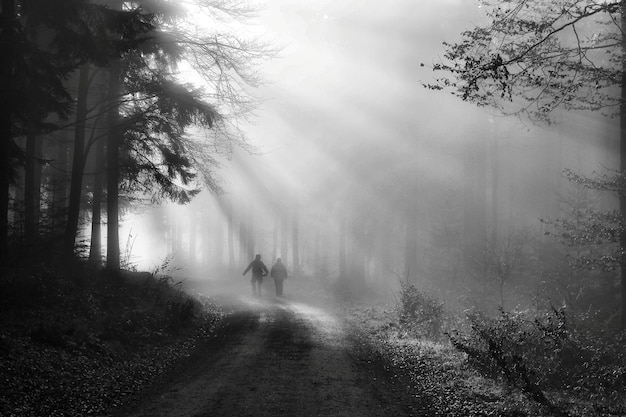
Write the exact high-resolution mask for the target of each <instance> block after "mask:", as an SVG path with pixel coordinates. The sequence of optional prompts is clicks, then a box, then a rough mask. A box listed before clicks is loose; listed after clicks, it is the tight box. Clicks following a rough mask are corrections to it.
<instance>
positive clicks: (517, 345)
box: [450, 309, 626, 415]
mask: <svg viewBox="0 0 626 417" xmlns="http://www.w3.org/2000/svg"><path fill="white" fill-rule="evenodd" d="M468 319H469V322H470V327H471V330H470V332H469V334H464V335H462V334H459V333H458V332H456V333H454V334H452V335H450V340H451V342H452V344H453V345H454V346H455V347H456V348H457V349H459V350H460V351H462V352H464V353H466V354H467V356H468V362H469V363H470V365H472V366H473V367H474V368H476V369H477V370H479V371H480V372H482V373H483V374H486V375H487V376H490V377H494V378H503V379H504V380H505V381H506V382H507V383H508V384H510V385H511V386H513V387H515V388H518V389H520V390H521V391H522V392H523V393H524V394H526V395H527V396H529V397H530V398H532V399H533V400H535V401H537V402H538V403H539V404H542V405H544V406H546V407H547V408H548V409H549V410H550V411H551V412H552V413H553V414H556V415H560V414H563V412H562V411H560V410H559V409H558V408H557V407H556V406H555V405H554V404H553V403H552V402H551V401H550V400H549V399H548V398H547V397H546V394H545V392H546V391H547V390H559V389H560V390H567V391H573V392H576V393H577V396H578V397H580V399H585V398H586V399H592V400H594V402H596V403H597V404H602V403H605V404H606V401H607V400H616V401H618V402H619V398H622V397H623V394H624V388H625V385H626V384H625V380H626V368H625V367H624V363H625V361H624V354H623V353H621V346H623V344H622V342H623V340H622V338H615V339H612V340H611V339H608V338H607V337H606V336H604V335H601V334H600V333H599V332H596V333H593V332H589V331H588V330H587V331H582V330H580V329H575V328H572V326H571V323H570V322H569V321H568V320H567V315H566V313H565V311H564V310H562V309H558V310H557V309H552V310H550V311H548V312H546V313H544V314H543V315H540V316H538V317H532V316H530V315H528V314H525V313H510V312H505V311H501V312H500V315H499V316H498V317H496V318H488V317H485V316H484V315H482V314H471V315H469V317H468Z"/></svg>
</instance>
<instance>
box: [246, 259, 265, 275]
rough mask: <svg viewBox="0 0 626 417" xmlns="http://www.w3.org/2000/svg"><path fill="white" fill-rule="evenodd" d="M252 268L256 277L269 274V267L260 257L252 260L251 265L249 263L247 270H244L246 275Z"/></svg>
mask: <svg viewBox="0 0 626 417" xmlns="http://www.w3.org/2000/svg"><path fill="white" fill-rule="evenodd" d="M251 269H252V276H255V277H263V276H265V275H267V272H268V271H267V267H266V266H265V264H264V263H263V261H262V260H260V259H255V260H254V261H252V262H250V265H248V267H247V268H246V270H245V271H243V274H244V275H246V273H247V272H248V271H249V270H251Z"/></svg>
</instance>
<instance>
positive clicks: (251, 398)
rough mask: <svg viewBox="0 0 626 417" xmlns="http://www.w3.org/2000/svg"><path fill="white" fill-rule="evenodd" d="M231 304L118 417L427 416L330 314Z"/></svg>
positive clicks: (276, 301) (247, 299)
mask: <svg viewBox="0 0 626 417" xmlns="http://www.w3.org/2000/svg"><path fill="white" fill-rule="evenodd" d="M231 304H232V307H231V308H232V314H230V315H229V317H228V318H226V319H225V320H224V321H223V322H222V324H221V326H220V327H219V328H218V329H217V334H216V336H215V337H214V338H211V339H210V340H208V341H207V342H206V343H205V344H204V345H203V346H202V347H201V348H200V349H198V351H197V352H196V353H195V354H194V355H193V356H192V357H190V358H189V360H188V361H187V363H186V364H185V365H184V366H182V367H181V368H180V369H178V370H177V371H176V372H174V373H173V374H171V375H170V376H169V379H167V380H164V381H162V383H161V384H159V385H158V386H156V387H153V388H152V390H150V392H144V393H142V395H141V396H139V397H138V399H137V400H136V401H135V402H134V403H133V404H130V405H129V406H127V407H125V408H124V409H123V410H120V414H119V415H124V416H134V417H140V416H145V417H147V416H168V417H173V416H178V417H191V416H195V417H201V416H207V417H208V416H256V417H263V416H359V417H362V416H409V415H427V414H424V413H418V412H416V411H415V410H412V409H411V406H413V405H414V401H411V399H410V393H408V391H407V390H406V389H405V386H406V385H405V386H402V384H403V383H402V382H401V379H398V378H392V377H391V374H390V373H389V372H388V371H386V370H385V369H384V367H383V365H382V363H381V362H380V361H379V360H377V359H376V358H375V356H374V355H371V354H370V353H369V350H368V349H367V347H366V346H364V345H362V344H361V343H360V342H359V339H358V338H357V337H355V335H354V333H353V332H352V331H351V330H350V329H348V328H347V327H346V325H345V324H343V323H342V321H341V320H340V319H338V317H337V316H336V315H333V314H330V313H327V312H326V311H325V310H322V309H321V308H318V307H315V306H313V305H311V304H307V303H305V302H301V301H297V300H295V299H289V298H275V297H271V296H265V297H264V298H254V297H251V296H241V297H238V298H236V299H232V300H231ZM413 400H414V399H413Z"/></svg>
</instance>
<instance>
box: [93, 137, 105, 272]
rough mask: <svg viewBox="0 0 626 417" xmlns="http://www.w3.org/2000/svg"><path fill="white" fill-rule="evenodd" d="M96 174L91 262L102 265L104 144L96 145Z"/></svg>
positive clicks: (94, 181)
mask: <svg viewBox="0 0 626 417" xmlns="http://www.w3.org/2000/svg"><path fill="white" fill-rule="evenodd" d="M95 159H96V172H95V175H94V180H93V199H92V201H91V244H90V245H89V262H91V263H93V264H95V265H98V266H100V265H101V264H102V191H103V187H102V176H103V173H104V142H103V141H102V140H101V141H99V142H98V144H97V145H96V158H95Z"/></svg>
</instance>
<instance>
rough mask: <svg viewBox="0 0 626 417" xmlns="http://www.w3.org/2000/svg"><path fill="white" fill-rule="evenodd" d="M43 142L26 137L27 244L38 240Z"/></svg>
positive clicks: (31, 135)
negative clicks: (40, 161)
mask: <svg viewBox="0 0 626 417" xmlns="http://www.w3.org/2000/svg"><path fill="white" fill-rule="evenodd" d="M40 155H41V140H39V138H37V136H36V135H34V134H29V135H27V137H26V170H25V171H26V172H25V175H24V234H25V237H26V242H27V244H29V245H31V244H33V243H34V242H35V241H36V240H37V238H38V229H37V225H38V223H39V202H40V198H41V192H40V188H41V165H40V164H39V161H38V158H39V156H40Z"/></svg>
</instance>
